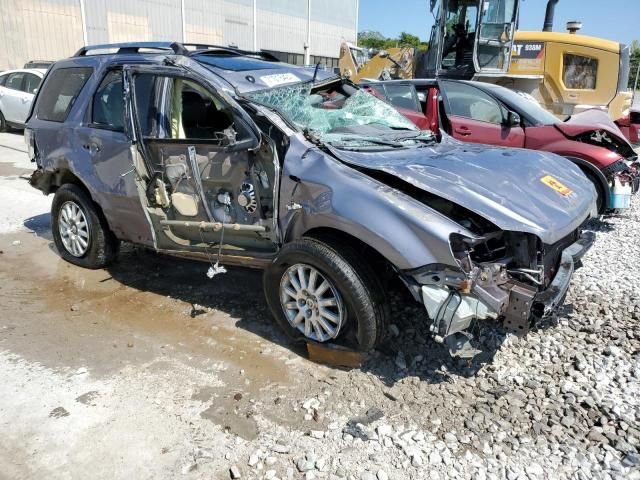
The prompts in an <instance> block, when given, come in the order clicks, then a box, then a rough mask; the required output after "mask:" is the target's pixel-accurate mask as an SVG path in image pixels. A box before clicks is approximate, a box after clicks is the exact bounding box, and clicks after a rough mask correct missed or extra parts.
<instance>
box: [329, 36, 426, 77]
mask: <svg viewBox="0 0 640 480" xmlns="http://www.w3.org/2000/svg"><path fill="white" fill-rule="evenodd" d="M415 55H416V50H415V49H414V48H412V47H397V48H388V49H386V50H380V51H378V52H375V53H373V54H371V53H370V52H368V51H367V50H366V49H364V48H358V47H356V46H355V45H353V44H351V43H349V42H343V43H342V45H341V46H340V59H339V61H338V66H339V67H340V73H341V74H342V75H343V76H345V77H348V78H350V79H351V81H352V82H354V83H357V82H359V81H360V80H364V79H366V80H391V79H396V78H413V71H414V65H413V61H414V58H415Z"/></svg>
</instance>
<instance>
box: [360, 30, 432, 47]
mask: <svg viewBox="0 0 640 480" xmlns="http://www.w3.org/2000/svg"><path fill="white" fill-rule="evenodd" d="M427 45H428V44H427V42H423V41H422V40H420V37H418V36H417V35H413V34H411V33H407V32H402V33H401V34H400V35H399V36H398V38H386V37H385V36H384V35H382V34H381V33H380V32H376V31H364V32H360V33H358V46H360V47H363V48H370V49H373V50H384V49H387V48H393V47H416V48H418V49H419V50H426V49H427Z"/></svg>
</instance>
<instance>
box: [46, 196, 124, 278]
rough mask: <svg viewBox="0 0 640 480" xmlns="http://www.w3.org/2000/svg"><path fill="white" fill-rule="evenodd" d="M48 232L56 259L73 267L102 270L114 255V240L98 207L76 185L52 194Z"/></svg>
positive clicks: (116, 247)
mask: <svg viewBox="0 0 640 480" xmlns="http://www.w3.org/2000/svg"><path fill="white" fill-rule="evenodd" d="M51 230H52V233H53V240H54V242H55V244H56V248H57V249H58V252H60V256H61V257H62V258H64V259H65V260H66V261H68V262H70V263H73V264H75V265H78V266H81V267H84V268H91V269H96V268H102V267H104V266H106V265H108V264H109V263H111V262H112V261H113V260H114V259H115V257H116V256H117V254H118V247H119V242H118V240H117V239H116V238H115V236H114V235H113V233H112V232H111V230H109V227H108V225H107V222H106V220H104V218H103V217H102V216H101V215H100V212H99V210H98V207H97V206H96V205H95V203H94V202H93V201H92V200H91V198H90V197H89V195H88V194H87V193H86V192H85V191H84V190H83V189H82V188H80V187H78V186H77V185H73V184H66V185H63V186H61V187H60V188H59V189H58V190H57V191H56V194H55V196H54V198H53V203H52V205H51Z"/></svg>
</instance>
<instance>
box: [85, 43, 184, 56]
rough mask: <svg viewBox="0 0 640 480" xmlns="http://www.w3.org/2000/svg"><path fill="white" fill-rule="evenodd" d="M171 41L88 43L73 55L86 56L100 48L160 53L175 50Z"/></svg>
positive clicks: (121, 51) (126, 51) (123, 51)
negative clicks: (155, 51)
mask: <svg viewBox="0 0 640 480" xmlns="http://www.w3.org/2000/svg"><path fill="white" fill-rule="evenodd" d="M172 45H173V44H172V43H171V42H128V43H103V44H100V45H86V46H84V47H82V48H81V49H80V50H78V51H77V52H76V53H75V54H74V55H73V56H74V57H84V56H86V55H89V54H90V53H89V52H96V51H98V50H117V51H116V52H114V53H120V54H121V53H140V50H157V51H158V53H162V52H167V51H169V52H170V51H174V52H175V50H174V49H173V48H172Z"/></svg>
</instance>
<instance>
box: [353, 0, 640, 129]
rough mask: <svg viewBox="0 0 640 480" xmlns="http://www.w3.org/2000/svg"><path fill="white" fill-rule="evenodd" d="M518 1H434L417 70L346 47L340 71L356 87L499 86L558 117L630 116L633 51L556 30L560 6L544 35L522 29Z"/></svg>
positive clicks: (572, 29)
mask: <svg viewBox="0 0 640 480" xmlns="http://www.w3.org/2000/svg"><path fill="white" fill-rule="evenodd" d="M519 1H520V0H430V7H431V8H430V10H431V13H432V14H433V16H434V19H435V23H434V25H433V27H432V31H431V37H430V40H429V48H428V50H427V51H426V52H419V53H418V54H417V55H416V56H415V57H414V60H413V62H405V63H412V64H413V67H414V68H413V72H409V71H407V69H400V68H398V67H397V66H396V65H395V63H396V61H397V60H396V59H397V55H393V56H392V55H390V53H389V52H380V53H378V54H377V55H376V56H374V57H373V58H372V59H371V60H368V61H367V59H366V57H363V55H362V52H361V49H360V51H358V50H354V49H355V48H356V47H353V46H351V48H350V46H349V45H346V44H345V45H343V48H342V50H341V56H340V67H341V72H342V74H344V75H347V76H351V78H352V79H353V80H354V81H355V82H357V81H358V80H360V79H361V78H368V79H382V78H413V77H416V78H433V77H448V78H460V79H473V80H478V81H483V82H490V83H497V84H499V85H503V86H505V87H508V88H511V89H513V90H519V91H523V92H526V93H529V94H531V95H532V96H533V97H535V98H536V99H537V100H538V101H539V102H540V103H541V105H542V106H543V107H545V108H546V109H547V110H549V111H550V112H552V113H554V114H556V115H557V116H559V117H560V118H566V117H568V116H570V115H573V114H575V113H579V112H580V111H583V110H587V109H590V108H598V109H601V110H604V111H607V112H608V113H609V115H610V116H611V118H612V119H613V120H618V119H619V118H621V117H624V116H625V114H628V111H629V108H630V106H631V97H632V94H631V92H630V90H629V89H628V88H627V84H628V79H629V60H630V58H629V57H630V55H629V48H628V47H627V46H625V45H623V44H620V43H617V42H612V41H609V40H605V39H600V38H595V37H588V36H585V35H579V34H577V33H576V32H577V31H578V29H579V27H580V25H579V22H570V23H569V24H568V28H569V33H556V32H553V31H552V29H553V17H554V10H555V6H556V4H557V3H558V0H548V3H547V9H546V15H545V22H544V28H543V31H540V32H537V31H532V32H525V31H516V26H517V22H518V8H519ZM356 53H360V57H357V56H356ZM355 58H359V63H358V62H356V61H355V60H354V59H355ZM398 63H399V62H398Z"/></svg>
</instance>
